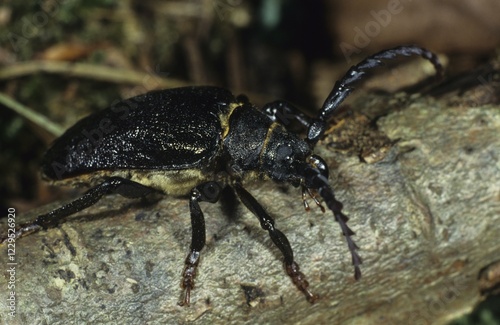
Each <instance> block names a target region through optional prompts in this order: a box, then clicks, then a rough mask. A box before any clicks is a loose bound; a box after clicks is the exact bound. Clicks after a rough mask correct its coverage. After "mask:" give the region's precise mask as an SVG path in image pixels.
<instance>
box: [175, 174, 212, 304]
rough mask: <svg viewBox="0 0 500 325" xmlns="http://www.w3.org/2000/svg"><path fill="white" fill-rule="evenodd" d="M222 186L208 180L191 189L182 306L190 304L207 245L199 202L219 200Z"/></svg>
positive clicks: (182, 283)
mask: <svg viewBox="0 0 500 325" xmlns="http://www.w3.org/2000/svg"><path fill="white" fill-rule="evenodd" d="M221 190H222V187H221V186H220V185H219V183H217V182H207V183H203V184H201V185H198V186H197V187H195V188H193V189H192V190H191V197H190V199H189V210H190V211H191V232H192V236H191V246H190V252H189V254H188V256H187V257H186V261H185V267H184V271H183V272H182V282H181V287H182V288H183V289H184V297H183V298H182V301H180V302H179V305H181V306H189V303H190V299H191V290H192V289H193V288H194V277H195V276H196V268H197V267H198V263H199V262H200V251H201V250H202V249H203V247H204V246H205V238H206V237H205V218H204V216H203V212H202V211H201V208H200V204H199V202H210V203H215V202H217V201H218V200H219V198H220V194H221Z"/></svg>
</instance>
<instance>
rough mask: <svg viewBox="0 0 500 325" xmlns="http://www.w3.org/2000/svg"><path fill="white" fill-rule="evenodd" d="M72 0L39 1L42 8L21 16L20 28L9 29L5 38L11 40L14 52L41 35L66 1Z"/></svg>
mask: <svg viewBox="0 0 500 325" xmlns="http://www.w3.org/2000/svg"><path fill="white" fill-rule="evenodd" d="M70 1H71V0H53V1H38V5H39V7H40V10H38V11H37V12H35V13H33V14H30V15H25V16H23V17H21V24H20V27H19V29H18V30H15V31H9V32H8V33H7V35H6V36H5V38H6V39H7V40H8V41H9V42H10V45H11V46H12V49H13V50H14V52H19V51H20V50H21V47H23V46H25V45H26V44H27V43H28V42H29V41H30V40H32V39H34V38H37V37H41V36H42V29H43V28H44V27H45V26H47V24H48V23H49V21H50V20H51V19H53V18H54V17H55V16H56V15H57V14H58V13H59V10H60V8H61V6H63V5H64V3H65V2H70Z"/></svg>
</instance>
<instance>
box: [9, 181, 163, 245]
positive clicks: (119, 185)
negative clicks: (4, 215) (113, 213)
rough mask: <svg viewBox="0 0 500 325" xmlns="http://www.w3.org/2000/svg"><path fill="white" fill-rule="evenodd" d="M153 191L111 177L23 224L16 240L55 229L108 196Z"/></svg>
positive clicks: (127, 195)
mask: <svg viewBox="0 0 500 325" xmlns="http://www.w3.org/2000/svg"><path fill="white" fill-rule="evenodd" d="M153 191H155V190H154V189H152V188H149V187H147V186H144V185H141V184H139V183H136V182H133V181H131V180H128V179H124V178H121V177H111V178H109V179H107V180H105V181H104V182H102V183H101V184H99V185H97V186H95V187H93V188H91V189H90V190H88V191H87V192H86V193H85V194H84V195H83V196H82V197H80V198H78V199H76V200H74V201H72V202H70V203H68V204H66V205H63V206H62V207H60V208H58V209H55V210H52V211H51V212H49V213H47V214H43V215H41V216H38V217H37V218H36V219H35V220H34V221H32V222H29V223H25V224H22V225H21V226H20V227H19V228H18V229H17V230H16V234H15V238H16V239H17V238H19V237H23V236H26V235H29V234H32V233H35V232H37V231H39V230H41V229H48V228H51V227H55V226H56V225H57V224H58V223H59V222H61V221H62V220H64V219H65V218H66V217H68V216H70V215H72V214H74V213H77V212H79V211H82V210H83V209H85V208H88V207H89V206H91V205H94V204H95V203H97V201H99V200H100V199H101V198H102V197H103V196H104V195H106V194H112V193H116V194H120V195H122V196H125V197H129V198H136V197H143V196H146V195H147V194H149V193H151V192H153ZM5 239H6V238H3V237H2V238H0V243H3V242H4V241H5Z"/></svg>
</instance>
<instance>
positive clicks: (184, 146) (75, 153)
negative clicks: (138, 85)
mask: <svg viewBox="0 0 500 325" xmlns="http://www.w3.org/2000/svg"><path fill="white" fill-rule="evenodd" d="M234 101H235V99H234V97H233V95H232V94H231V93H230V92H229V91H228V90H225V89H222V88H216V87H185V88H174V89H167V90H161V91H154V92H150V93H147V94H144V95H140V96H136V97H133V98H130V99H127V100H124V101H121V102H119V103H117V104H115V105H113V106H111V107H109V108H107V109H105V110H103V111H100V112H98V113H95V114H92V115H90V116H88V117H86V118H83V119H82V120H80V121H79V122H78V123H76V124H75V125H74V126H73V127H71V128H70V129H68V130H67V131H66V132H65V133H64V134H63V135H62V136H61V137H60V138H58V139H56V140H55V141H54V143H53V144H52V146H51V147H50V149H49V150H48V151H47V153H46V154H45V156H44V159H43V161H42V172H43V173H44V174H45V176H47V177H48V178H50V179H63V178H68V177H73V176H77V175H81V174H86V173H89V172H94V171H98V170H114V169H163V170H181V169H186V168H193V167H198V166H201V165H202V164H206V162H207V161H209V160H210V159H211V158H213V157H214V156H215V155H216V154H217V153H218V152H219V150H220V148H221V146H222V143H221V142H222V126H221V121H220V114H227V111H228V110H229V107H228V106H229V105H230V103H232V102H234Z"/></svg>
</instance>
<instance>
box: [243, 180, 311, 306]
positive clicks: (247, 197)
mask: <svg viewBox="0 0 500 325" xmlns="http://www.w3.org/2000/svg"><path fill="white" fill-rule="evenodd" d="M234 188H235V190H236V193H237V194H238V197H239V198H240V200H241V201H242V202H243V204H244V205H245V206H246V207H247V208H248V209H249V210H250V211H251V212H252V213H253V214H254V215H255V216H256V217H257V218H259V221H260V225H261V227H262V229H264V230H267V231H268V232H269V236H270V237H271V240H272V241H273V243H274V244H275V245H276V246H277V247H278V248H279V250H280V251H281V253H282V254H283V257H284V264H285V270H286V273H287V274H288V276H289V277H290V278H291V279H292V282H293V284H295V286H296V287H297V288H298V289H299V290H300V291H302V293H303V294H304V295H305V296H306V299H307V301H309V302H310V303H314V302H316V300H318V296H317V295H315V294H313V293H312V292H311V291H310V290H309V282H307V280H306V276H305V275H304V274H303V273H302V272H300V268H299V265H298V264H297V263H296V262H295V261H294V259H293V251H292V247H291V246H290V243H289V242H288V239H287V238H286V236H285V234H283V233H282V232H281V231H279V230H278V229H277V228H276V227H275V226H274V220H273V219H272V218H271V216H269V214H268V213H267V212H266V210H264V208H263V207H262V206H261V205H260V203H259V202H257V200H256V199H255V198H254V197H253V196H252V195H251V194H250V193H249V192H247V191H246V190H245V189H244V188H243V187H242V185H241V183H239V182H236V183H235V184H234Z"/></svg>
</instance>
